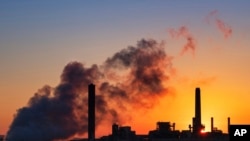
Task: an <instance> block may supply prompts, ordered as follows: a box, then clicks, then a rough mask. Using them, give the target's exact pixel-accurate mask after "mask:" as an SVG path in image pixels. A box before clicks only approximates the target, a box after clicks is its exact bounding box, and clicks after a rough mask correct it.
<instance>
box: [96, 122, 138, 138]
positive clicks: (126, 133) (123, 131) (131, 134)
mask: <svg viewBox="0 0 250 141" xmlns="http://www.w3.org/2000/svg"><path fill="white" fill-rule="evenodd" d="M140 140H141V138H140V137H139V136H136V134H135V131H132V130H131V127H130V126H120V127H119V125H117V124H113V125H112V134H111V135H109V136H103V137H101V141H140Z"/></svg>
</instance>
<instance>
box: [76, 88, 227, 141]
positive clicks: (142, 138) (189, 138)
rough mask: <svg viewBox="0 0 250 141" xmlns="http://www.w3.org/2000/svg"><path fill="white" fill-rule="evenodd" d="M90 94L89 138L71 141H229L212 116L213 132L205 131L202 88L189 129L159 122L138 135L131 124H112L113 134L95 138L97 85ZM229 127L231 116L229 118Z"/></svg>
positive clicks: (197, 96)
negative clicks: (154, 127)
mask: <svg viewBox="0 0 250 141" xmlns="http://www.w3.org/2000/svg"><path fill="white" fill-rule="evenodd" d="M88 89H89V94H88V96H89V97H88V102H89V104H88V106H89V111H88V139H75V140H71V141H229V135H228V134H226V133H223V132H222V131H221V130H218V129H217V128H216V127H214V118H213V117H211V132H203V130H204V128H205V126H204V125H203V124H202V118H201V114H202V112H201V90H200V88H196V89H195V104H194V107H195V110H194V113H195V114H194V117H193V118H192V121H193V122H192V125H191V124H189V126H188V127H189V128H188V130H182V131H180V130H176V129H175V125H176V123H171V122H162V121H161V122H157V123H156V127H157V128H156V129H155V130H151V131H149V132H148V134H145V135H137V134H136V131H133V130H132V128H131V127H130V126H119V125H118V124H116V123H114V124H113V125H112V126H111V130H112V134H110V135H107V136H103V137H100V138H98V139H97V138H95V85H94V84H90V85H89V87H88ZM227 122H228V127H229V125H230V118H229V117H228V119H227Z"/></svg>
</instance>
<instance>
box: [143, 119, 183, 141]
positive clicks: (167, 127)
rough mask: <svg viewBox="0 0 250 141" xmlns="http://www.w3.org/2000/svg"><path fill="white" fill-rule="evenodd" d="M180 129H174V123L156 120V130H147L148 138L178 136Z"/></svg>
mask: <svg viewBox="0 0 250 141" xmlns="http://www.w3.org/2000/svg"><path fill="white" fill-rule="evenodd" d="M179 135H180V131H176V130H175V123H173V124H172V125H171V123H170V122H157V123H156V130H152V131H149V134H148V139H149V140H150V141H151V140H154V139H166V138H167V139H169V138H172V139H173V138H177V139H178V138H179Z"/></svg>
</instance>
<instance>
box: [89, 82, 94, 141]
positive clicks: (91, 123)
mask: <svg viewBox="0 0 250 141" xmlns="http://www.w3.org/2000/svg"><path fill="white" fill-rule="evenodd" d="M88 91H89V94H88V106H89V107H88V108H89V109H88V140H89V141H94V140H95V85H94V84H89V87H88Z"/></svg>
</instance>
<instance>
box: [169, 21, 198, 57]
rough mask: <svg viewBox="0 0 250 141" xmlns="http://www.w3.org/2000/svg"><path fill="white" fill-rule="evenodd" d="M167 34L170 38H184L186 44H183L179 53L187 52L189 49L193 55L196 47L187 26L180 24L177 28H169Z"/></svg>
mask: <svg viewBox="0 0 250 141" xmlns="http://www.w3.org/2000/svg"><path fill="white" fill-rule="evenodd" d="M169 34H170V36H171V37H172V38H180V37H181V38H184V39H186V44H185V45H184V46H183V48H182V50H181V53H180V54H181V55H183V54H184V53H186V52H188V51H189V50H190V51H191V52H192V55H193V56H194V55H195V49H196V43H195V39H194V38H193V36H192V35H191V33H190V32H189V31H188V28H187V27H186V26H181V27H180V28H179V29H177V30H176V29H173V28H171V29H169Z"/></svg>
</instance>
